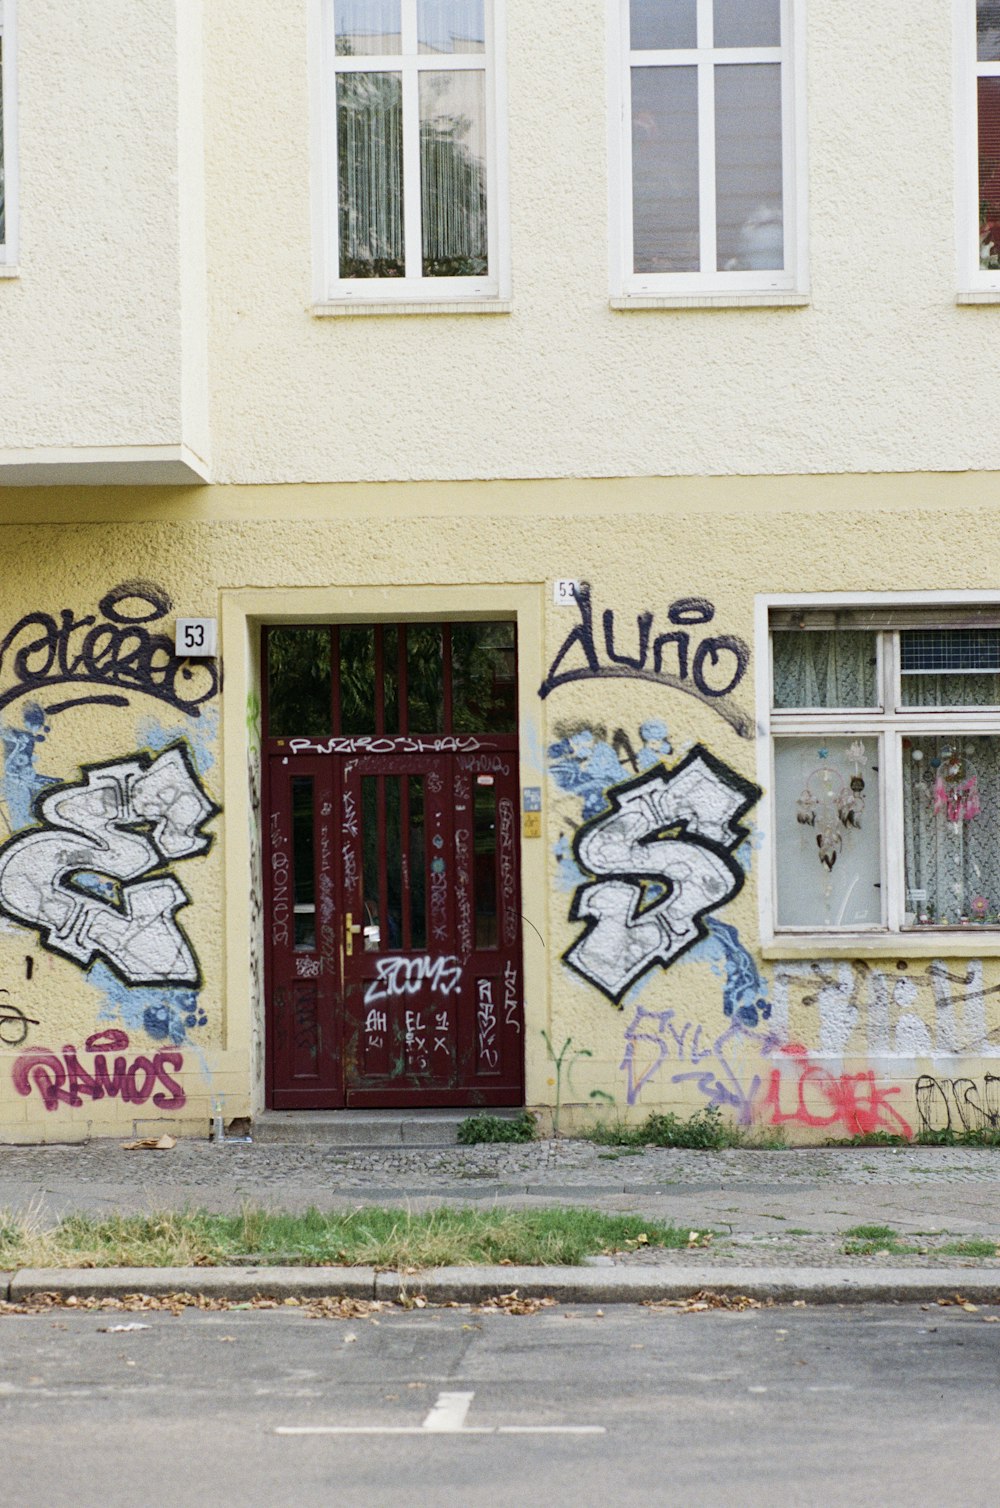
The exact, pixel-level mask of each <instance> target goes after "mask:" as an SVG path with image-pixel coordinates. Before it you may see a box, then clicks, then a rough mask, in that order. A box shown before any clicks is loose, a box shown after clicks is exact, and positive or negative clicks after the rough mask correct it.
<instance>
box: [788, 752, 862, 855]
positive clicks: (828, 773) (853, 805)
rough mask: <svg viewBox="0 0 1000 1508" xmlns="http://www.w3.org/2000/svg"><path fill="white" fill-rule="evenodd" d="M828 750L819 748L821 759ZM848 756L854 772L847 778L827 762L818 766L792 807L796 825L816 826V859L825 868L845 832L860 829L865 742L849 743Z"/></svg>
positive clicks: (836, 852)
mask: <svg viewBox="0 0 1000 1508" xmlns="http://www.w3.org/2000/svg"><path fill="white" fill-rule="evenodd" d="M828 752H829V751H828V750H826V749H820V750H819V757H820V759H826V758H827V755H828ZM847 757H848V759H849V761H850V763H851V766H852V768H853V772H854V773H853V774H852V775H851V776H850V778H849V779H845V777H844V776H843V775H842V774H841V773H840V771H839V770H835V769H833V768H831V767H830V766H829V765H819V766H817V768H816V769H815V770H813V772H812V774H811V775H810V776H809V777H808V779H807V780H806V783H805V786H804V788H803V790H802V794H801V795H800V796H799V799H798V802H797V803H796V808H795V816H796V820H797V821H798V822H799V824H800V825H801V826H802V827H812V828H815V829H816V847H817V848H818V849H819V861H820V863H821V864H823V865H825V866H826V869H827V871H830V870H832V869H833V866H834V864H836V862H837V855H838V854H839V853H840V851H841V849H842V848H843V846H844V833H845V832H849V831H851V830H852V829H853V830H854V831H855V832H860V830H861V818H862V815H863V814H864V810H865V782H864V779H863V778H862V775H861V767H862V765H863V764H864V760H865V746H864V744H863V743H861V741H860V740H858V741H857V742H856V743H852V744H851V745H850V747H849V748H848V750H847Z"/></svg>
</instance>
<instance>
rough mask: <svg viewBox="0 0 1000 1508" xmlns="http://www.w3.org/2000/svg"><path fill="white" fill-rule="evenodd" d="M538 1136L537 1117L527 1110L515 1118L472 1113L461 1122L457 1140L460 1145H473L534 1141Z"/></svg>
mask: <svg viewBox="0 0 1000 1508" xmlns="http://www.w3.org/2000/svg"><path fill="white" fill-rule="evenodd" d="M537 1136H538V1127H537V1125H536V1124H535V1117H534V1116H533V1115H532V1114H531V1112H530V1110H526V1111H525V1112H524V1114H523V1115H518V1116H516V1117H515V1118H514V1119H513V1120H506V1119H504V1117H503V1116H500V1115H470V1116H469V1117H468V1119H467V1120H464V1121H460V1122H459V1126H458V1132H457V1135H456V1140H457V1141H458V1144H459V1146H462V1147H473V1146H476V1145H477V1143H479V1142H512V1141H534V1140H535V1139H536V1137H537Z"/></svg>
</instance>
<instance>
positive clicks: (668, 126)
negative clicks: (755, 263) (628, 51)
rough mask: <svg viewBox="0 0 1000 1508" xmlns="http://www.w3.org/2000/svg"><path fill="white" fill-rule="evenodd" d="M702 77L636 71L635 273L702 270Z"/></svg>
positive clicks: (689, 72)
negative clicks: (699, 227)
mask: <svg viewBox="0 0 1000 1508" xmlns="http://www.w3.org/2000/svg"><path fill="white" fill-rule="evenodd" d="M698 215H699V201H698V75H697V70H696V69H694V68H633V69H632V235H633V254H634V266H635V271H636V272H654V273H655V272H697V271H698V267H699V261H700V247H699V239H698Z"/></svg>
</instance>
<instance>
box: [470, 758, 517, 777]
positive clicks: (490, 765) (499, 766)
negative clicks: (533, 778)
mask: <svg viewBox="0 0 1000 1508" xmlns="http://www.w3.org/2000/svg"><path fill="white" fill-rule="evenodd" d="M458 764H459V768H460V769H462V770H466V771H468V773H469V774H470V775H509V774H510V756H509V755H507V756H506V757H505V756H504V755H503V754H477V755H475V756H474V757H473V758H465V759H460V760H459V761H458Z"/></svg>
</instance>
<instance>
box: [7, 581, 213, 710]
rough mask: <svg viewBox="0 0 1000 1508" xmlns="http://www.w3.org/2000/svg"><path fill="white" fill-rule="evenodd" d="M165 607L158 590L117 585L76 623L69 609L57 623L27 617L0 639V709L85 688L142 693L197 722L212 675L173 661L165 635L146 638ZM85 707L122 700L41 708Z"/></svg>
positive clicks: (209, 664)
mask: <svg viewBox="0 0 1000 1508" xmlns="http://www.w3.org/2000/svg"><path fill="white" fill-rule="evenodd" d="M172 608H173V603H172V602H171V600H170V598H169V597H168V595H167V593H166V592H165V591H164V590H163V588H162V587H159V586H156V585H155V584H154V583H152V582H149V581H124V582H122V583H121V584H120V585H119V586H115V587H112V589H111V591H110V592H106V593H105V595H104V596H103V597H102V598H101V600H100V603H99V604H98V612H99V614H100V616H98V614H97V613H84V614H82V615H81V616H79V617H78V616H77V614H76V613H75V612H74V611H73V609H72V608H68V607H64V608H63V609H62V610H61V612H60V613H59V616H58V618H56V617H55V616H54V615H53V614H51V613H43V612H37V613H26V614H25V615H24V617H23V618H19V619H18V621H17V622H16V623H15V624H14V627H13V628H12V629H11V630H10V632H9V633H7V634H6V635H5V636H4V638H3V639H2V640H0V708H3V707H6V706H7V705H8V703H10V702H13V701H16V700H17V698H18V697H20V696H24V695H26V693H28V692H34V693H36V694H37V693H38V692H40V691H43V690H45V689H47V688H48V687H51V686H84V685H88V686H91V687H95V686H96V687H101V688H108V689H110V690H111V691H112V692H114V693H122V692H133V693H134V692H142V693H143V694H144V695H146V696H153V697H156V698H157V699H158V700H159V701H161V702H167V703H168V704H169V705H170V706H171V707H175V708H177V710H178V711H180V712H185V713H187V715H188V716H189V717H199V716H200V715H201V714H200V711H199V708H200V707H201V705H202V703H203V702H207V701H210V700H211V698H212V697H214V696H215V694H216V692H217V691H218V689H219V671H218V668H217V666H216V664H215V662H214V661H213V660H197V661H190V660H185V659H180V658H178V657H177V656H176V655H175V654H174V645H173V641H172V639H171V638H170V636H169V635H168V634H165V633H155V632H153V629H152V625H153V624H156V623H159V622H161V620H162V619H164V618H165V617H166V616H167V614H168V613H169V612H170V611H171V610H172ZM86 702H100V703H104V704H107V705H110V706H115V707H127V706H128V697H127V696H123V695H121V694H113V695H105V694H101V693H94V692H91V693H90V694H88V695H84V696H80V695H73V696H72V697H69V698H68V699H66V700H64V701H61V702H52V703H49V705H48V706H47V707H46V709H45V710H46V711H47V712H50V713H55V712H63V711H65V709H66V708H67V707H72V706H76V705H78V704H79V703H86Z"/></svg>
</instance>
